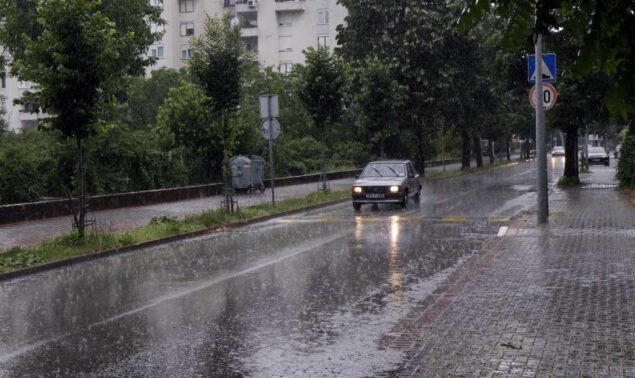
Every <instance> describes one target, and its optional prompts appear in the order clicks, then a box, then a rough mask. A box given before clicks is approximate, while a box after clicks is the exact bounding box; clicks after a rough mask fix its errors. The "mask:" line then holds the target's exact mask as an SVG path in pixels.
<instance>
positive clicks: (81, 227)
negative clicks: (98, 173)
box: [75, 136, 86, 238]
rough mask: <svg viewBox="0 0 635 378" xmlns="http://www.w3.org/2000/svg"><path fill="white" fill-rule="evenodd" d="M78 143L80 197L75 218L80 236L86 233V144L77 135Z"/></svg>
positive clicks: (78, 187) (78, 185) (78, 188)
mask: <svg viewBox="0 0 635 378" xmlns="http://www.w3.org/2000/svg"><path fill="white" fill-rule="evenodd" d="M75 141H76V143H77V160H78V162H77V164H78V165H77V191H78V193H77V194H78V197H79V211H78V215H77V217H76V218H75V227H77V232H79V236H80V237H82V238H83V237H84V235H85V234H86V175H85V173H84V146H83V145H82V138H81V137H79V136H76V137H75Z"/></svg>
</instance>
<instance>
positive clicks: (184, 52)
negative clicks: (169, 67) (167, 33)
mask: <svg viewBox="0 0 635 378" xmlns="http://www.w3.org/2000/svg"><path fill="white" fill-rule="evenodd" d="M191 57H192V49H190V48H189V47H182V48H181V59H190V58H191Z"/></svg>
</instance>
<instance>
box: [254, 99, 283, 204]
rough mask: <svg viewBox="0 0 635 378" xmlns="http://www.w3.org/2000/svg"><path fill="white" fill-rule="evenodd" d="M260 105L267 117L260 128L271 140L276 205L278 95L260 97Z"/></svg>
mask: <svg viewBox="0 0 635 378" xmlns="http://www.w3.org/2000/svg"><path fill="white" fill-rule="evenodd" d="M258 105H259V106H260V117H261V118H264V119H265V122H264V123H263V124H262V126H261V128H260V130H261V132H262V134H263V136H264V137H265V139H267V140H268V141H269V164H270V169H271V170H270V172H271V174H270V176H271V177H270V181H269V182H270V186H271V204H272V205H273V206H276V191H275V187H274V181H273V179H274V177H275V169H274V165H273V140H274V139H276V138H277V137H278V136H280V122H278V120H277V119H276V118H277V117H279V115H280V111H279V108H278V95H275V94H266V95H262V96H260V97H259V98H258Z"/></svg>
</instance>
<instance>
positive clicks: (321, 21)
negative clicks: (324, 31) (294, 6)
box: [317, 9, 329, 25]
mask: <svg viewBox="0 0 635 378" xmlns="http://www.w3.org/2000/svg"><path fill="white" fill-rule="evenodd" d="M317 14H318V25H328V23H329V10H328V9H318V11H317Z"/></svg>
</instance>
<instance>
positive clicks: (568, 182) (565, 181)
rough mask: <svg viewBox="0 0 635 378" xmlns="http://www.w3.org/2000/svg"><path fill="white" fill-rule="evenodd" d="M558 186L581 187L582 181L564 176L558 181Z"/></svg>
mask: <svg viewBox="0 0 635 378" xmlns="http://www.w3.org/2000/svg"><path fill="white" fill-rule="evenodd" d="M558 185H560V186H576V185H580V179H579V178H578V177H566V176H562V177H560V179H559V180H558Z"/></svg>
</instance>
